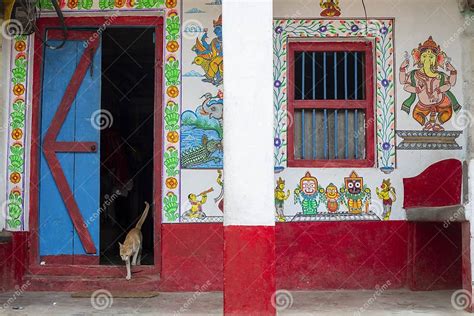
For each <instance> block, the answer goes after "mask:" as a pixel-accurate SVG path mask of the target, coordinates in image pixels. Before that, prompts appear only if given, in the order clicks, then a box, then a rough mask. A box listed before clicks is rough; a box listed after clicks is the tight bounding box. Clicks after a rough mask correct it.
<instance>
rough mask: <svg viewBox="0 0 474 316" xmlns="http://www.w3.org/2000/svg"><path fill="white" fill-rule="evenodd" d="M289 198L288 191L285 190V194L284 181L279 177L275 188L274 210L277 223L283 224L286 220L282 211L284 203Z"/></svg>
mask: <svg viewBox="0 0 474 316" xmlns="http://www.w3.org/2000/svg"><path fill="white" fill-rule="evenodd" d="M289 197H290V190H287V191H286V193H285V180H283V179H282V178H281V177H279V178H278V180H277V185H276V187H275V210H276V218H277V220H278V221H279V222H284V221H285V220H286V219H285V214H283V210H284V208H285V201H286V200H288V198H289Z"/></svg>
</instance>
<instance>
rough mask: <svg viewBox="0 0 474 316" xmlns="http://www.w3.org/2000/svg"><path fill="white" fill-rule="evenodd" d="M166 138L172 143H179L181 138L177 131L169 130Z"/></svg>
mask: <svg viewBox="0 0 474 316" xmlns="http://www.w3.org/2000/svg"><path fill="white" fill-rule="evenodd" d="M166 139H167V140H168V141H169V142H170V143H177V142H178V140H179V134H178V132H176V131H172V132H168V134H167V135H166Z"/></svg>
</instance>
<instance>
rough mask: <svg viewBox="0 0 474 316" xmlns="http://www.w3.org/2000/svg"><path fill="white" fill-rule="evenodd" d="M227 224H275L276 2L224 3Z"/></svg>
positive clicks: (226, 0) (234, 0)
mask: <svg viewBox="0 0 474 316" xmlns="http://www.w3.org/2000/svg"><path fill="white" fill-rule="evenodd" d="M222 12H223V41H224V68H225V70H224V102H225V105H224V119H225V124H224V182H225V193H224V194H225V195H224V196H225V200H224V203H225V212H224V225H274V223H275V218H274V196H273V183H274V180H273V177H274V176H273V143H272V139H273V95H272V93H273V90H272V81H273V69H272V68H273V44H272V40H273V39H272V28H273V27H272V20H273V7H272V0H224V1H223V6H222Z"/></svg>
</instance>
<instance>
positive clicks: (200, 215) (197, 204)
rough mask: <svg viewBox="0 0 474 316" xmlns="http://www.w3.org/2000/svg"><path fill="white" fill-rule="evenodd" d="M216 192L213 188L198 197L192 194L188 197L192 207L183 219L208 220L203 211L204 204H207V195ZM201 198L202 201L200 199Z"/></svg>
mask: <svg viewBox="0 0 474 316" xmlns="http://www.w3.org/2000/svg"><path fill="white" fill-rule="evenodd" d="M212 191H214V189H213V188H210V189H209V190H206V191H204V192H202V193H200V194H198V195H196V194H194V193H190V194H189V195H188V201H189V204H190V205H191V207H190V208H189V210H187V211H186V212H185V213H184V214H183V217H184V218H187V219H204V218H206V213H204V211H203V210H202V206H203V204H205V203H206V202H207V194H208V193H210V192H212ZM199 197H200V199H199Z"/></svg>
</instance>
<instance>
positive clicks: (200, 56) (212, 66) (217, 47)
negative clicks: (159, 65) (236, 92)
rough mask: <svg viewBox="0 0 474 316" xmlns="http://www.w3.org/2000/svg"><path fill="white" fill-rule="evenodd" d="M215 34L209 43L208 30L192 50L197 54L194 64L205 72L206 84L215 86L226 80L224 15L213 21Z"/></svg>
mask: <svg viewBox="0 0 474 316" xmlns="http://www.w3.org/2000/svg"><path fill="white" fill-rule="evenodd" d="M213 26H214V34H215V35H216V37H215V38H214V39H212V40H211V43H208V42H207V38H208V34H207V29H204V34H203V35H202V36H201V39H199V38H196V44H194V46H193V48H192V50H193V51H194V52H195V53H196V57H195V58H194V60H193V64H195V65H198V66H200V67H201V68H202V69H203V70H204V77H205V78H204V79H203V81H204V82H209V83H212V84H213V85H215V86H219V85H221V84H222V81H223V78H224V63H223V57H224V54H223V51H222V15H219V18H218V19H217V20H215V21H213Z"/></svg>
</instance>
